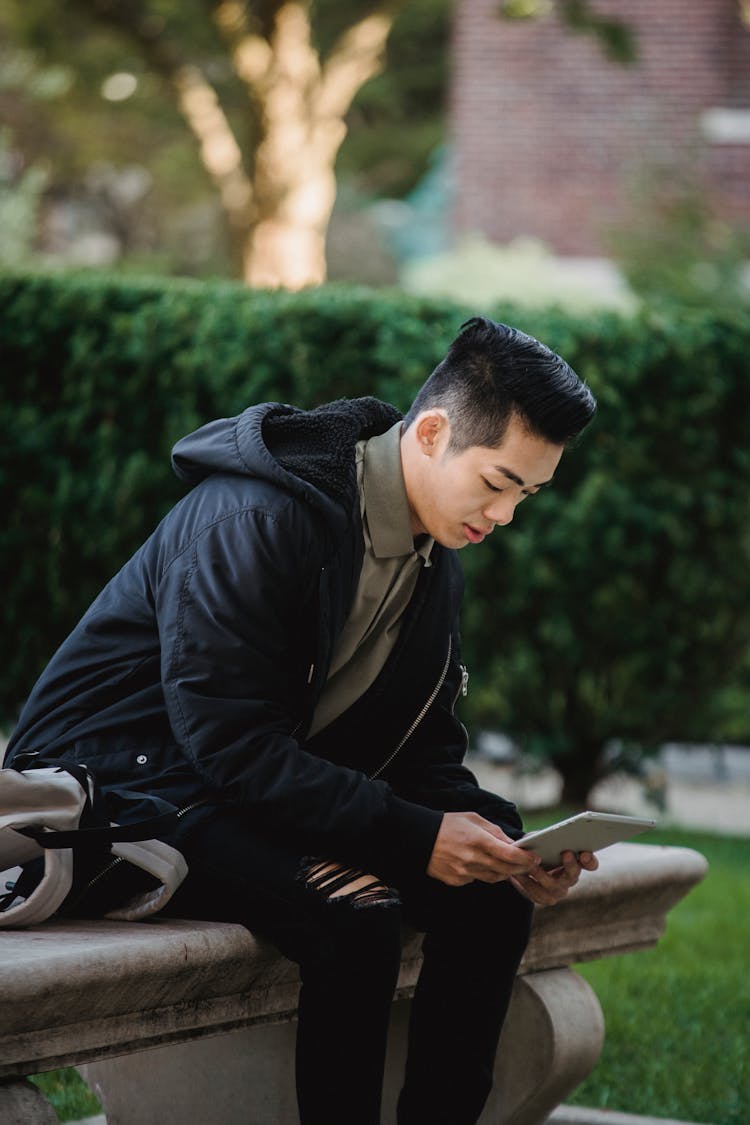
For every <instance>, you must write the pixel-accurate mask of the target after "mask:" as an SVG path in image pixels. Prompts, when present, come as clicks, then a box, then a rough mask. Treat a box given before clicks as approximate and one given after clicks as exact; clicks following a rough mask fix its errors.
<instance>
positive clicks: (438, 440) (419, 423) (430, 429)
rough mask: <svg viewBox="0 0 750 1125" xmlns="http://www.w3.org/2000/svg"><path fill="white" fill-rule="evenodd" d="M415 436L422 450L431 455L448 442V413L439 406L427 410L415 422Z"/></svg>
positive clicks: (427, 455) (426, 454) (428, 455)
mask: <svg viewBox="0 0 750 1125" xmlns="http://www.w3.org/2000/svg"><path fill="white" fill-rule="evenodd" d="M414 436H415V437H416V439H417V443H418V445H419V448H420V451H421V452H422V453H424V454H425V456H426V457H431V456H432V455H433V453H436V452H437V451H438V450H439V449H442V448H443V447H444V446H445V445H447V444H448V439H449V437H450V422H449V421H448V415H447V414H446V413H445V411H444V410H441V409H440V408H439V407H437V406H436V407H433V409H432V410H425V411H424V412H423V413H422V414H420V415H419V417H418V418H417V420H416V422H415V423H414Z"/></svg>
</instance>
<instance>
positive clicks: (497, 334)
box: [404, 316, 596, 453]
mask: <svg viewBox="0 0 750 1125" xmlns="http://www.w3.org/2000/svg"><path fill="white" fill-rule="evenodd" d="M434 407H440V408H441V409H443V410H445V412H446V414H447V415H448V420H449V422H450V426H451V438H450V442H449V445H448V450H449V451H450V452H451V453H461V452H463V450H465V449H469V448H470V447H471V446H475V445H481V446H485V447H492V448H494V447H496V446H498V445H499V444H500V442H501V441H502V440H503V437H504V436H505V431H506V430H507V428H508V423H509V421H510V419H511V418H512V417H514V416H515V417H517V418H518V419H519V420H520V422H521V423H522V424H523V425H524V426H525V427H526V428H527V430H528V431H529V433H530V434H532V435H533V436H534V437H538V438H541V439H543V440H544V441H548V442H550V443H551V444H553V445H570V444H571V442H573V441H574V439H575V438H576V437H577V436H578V435H579V434H580V433H581V431H582V430H583V429H584V427H585V426H587V425H588V423H589V422H590V421H591V419H592V418H593V416H594V413H595V411H596V399H595V398H594V396H593V394H592V393H591V391H590V390H589V388H588V387H587V386H586V384H585V383H583V382H582V381H581V379H579V377H578V376H577V375H576V373H575V371H574V370H573V368H572V367H570V366H569V364H567V363H566V362H565V360H564V359H561V357H560V356H559V355H556V354H555V352H553V351H551V350H550V349H549V348H548V347H547V346H546V345H545V344H542V343H540V342H539V340H535V339H534V337H533V336H527V335H526V334H525V333H524V332H520V331H519V330H518V329H517V328H510V327H509V326H508V325H507V324H497V323H496V322H495V321H494V320H488V319H487V318H486V317H481V316H475V317H473V318H472V319H471V320H467V321H466V323H465V324H463V325H462V326H461V330H460V332H459V334H458V336H457V337H456V339H455V340H454V341H453V343H452V344H451V346H450V348H449V349H448V353H447V355H446V356H445V359H444V360H443V361H442V362H441V363H439V364H438V366H437V367H436V368H435V370H434V371H433V372H432V374H431V375H430V377H429V378H428V379H427V381H426V383H424V385H423V386H422V388H421V389H420V391H419V392H418V394H417V397H416V398H415V399H414V402H413V403H412V405H411V407H410V409H409V411H408V413H407V415H406V417H405V419H404V422H405V425H406V426H407V427H408V426H410V425H411V424H412V422H413V421H414V420H415V419H416V418H417V415H419V414H421V413H422V411H424V410H431V409H433V408H434Z"/></svg>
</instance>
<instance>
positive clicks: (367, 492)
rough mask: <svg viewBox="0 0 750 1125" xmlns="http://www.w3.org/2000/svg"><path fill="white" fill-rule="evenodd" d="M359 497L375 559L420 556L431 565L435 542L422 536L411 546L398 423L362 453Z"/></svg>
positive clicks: (375, 438) (409, 516) (369, 442)
mask: <svg viewBox="0 0 750 1125" xmlns="http://www.w3.org/2000/svg"><path fill="white" fill-rule="evenodd" d="M363 467H364V474H363V478H362V494H363V499H364V508H365V514H366V518H367V526H368V530H369V533H370V540H371V542H372V549H373V553H374V555H375V557H376V558H381V559H382V558H395V557H397V556H400V555H412V554H414V553H416V554H418V555H421V557H422V558H423V559H424V563H425V566H429V565H430V551H431V550H432V546H433V543H434V542H435V540H434V539H432V538H431V537H430V536H424V537H423V539H422V542H421V543H420V544H419V546H418V547H416V548H415V546H414V536H413V534H412V530H411V514H410V511H409V501H408V500H407V497H406V485H405V484H404V474H403V470H402V468H401V423H400V422H396V424H395V425H394V426H391V428H390V430H386V432H385V433H384V434H377V435H376V436H375V437H371V438H370V440H369V441H368V442H367V444H366V445H365V450H364V466H363Z"/></svg>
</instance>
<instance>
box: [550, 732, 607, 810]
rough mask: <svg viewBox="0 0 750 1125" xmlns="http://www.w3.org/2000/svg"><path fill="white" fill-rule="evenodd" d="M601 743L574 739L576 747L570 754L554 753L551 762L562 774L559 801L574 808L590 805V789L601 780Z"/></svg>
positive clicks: (585, 807)
mask: <svg viewBox="0 0 750 1125" xmlns="http://www.w3.org/2000/svg"><path fill="white" fill-rule="evenodd" d="M600 760H601V745H600V743H598V742H597V743H591V744H587V743H584V742H583V741H576V749H575V751H574V752H573V753H570V754H560V755H555V756H554V757H553V759H552V764H553V765H554V767H555V769H556V770H557V771H558V772H559V773H560V774H561V775H562V780H563V787H562V796H561V801H562V803H563V804H564V805H572V806H573V807H574V808H576V809H587V808H589V807H590V797H591V790H592V789H593V788H594V786H595V785H596V783H597V782H598V781H600V780H601V777H602V771H601V764H600Z"/></svg>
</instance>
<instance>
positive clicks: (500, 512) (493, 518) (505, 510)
mask: <svg viewBox="0 0 750 1125" xmlns="http://www.w3.org/2000/svg"><path fill="white" fill-rule="evenodd" d="M515 510H516V501H515V499H514V498H513V497H512V496H496V497H494V498H493V500H492V502H491V503H489V504H487V505H486V506H485V509H484V511H483V512H482V515H483V516H484V518H485V519H486V520H487V521H488V522H491V523H494V524H500V526H501V527H505V526H506V524H509V523H510V522H511V520H512V519H513V515H514V513H515Z"/></svg>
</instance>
